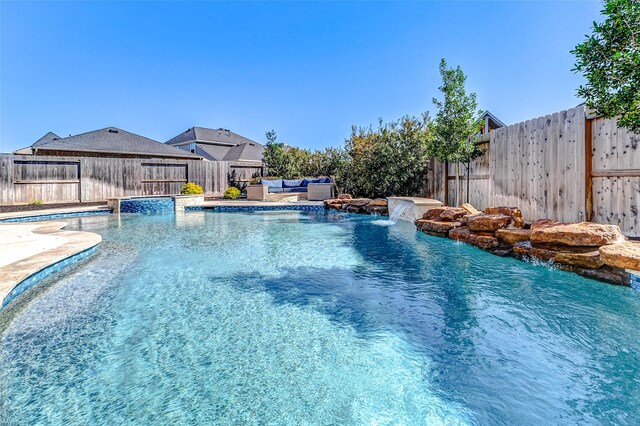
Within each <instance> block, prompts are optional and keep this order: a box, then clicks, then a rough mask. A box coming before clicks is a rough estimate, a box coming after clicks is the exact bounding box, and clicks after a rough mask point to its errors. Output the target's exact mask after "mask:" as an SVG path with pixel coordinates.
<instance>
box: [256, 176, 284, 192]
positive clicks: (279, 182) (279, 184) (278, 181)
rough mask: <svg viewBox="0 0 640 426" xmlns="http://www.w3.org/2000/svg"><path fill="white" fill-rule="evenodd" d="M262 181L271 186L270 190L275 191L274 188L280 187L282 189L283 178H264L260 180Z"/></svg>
mask: <svg viewBox="0 0 640 426" xmlns="http://www.w3.org/2000/svg"><path fill="white" fill-rule="evenodd" d="M260 183H261V184H263V185H267V186H268V187H269V192H273V191H272V189H273V188H280V189H282V179H273V180H270V179H262V180H260Z"/></svg>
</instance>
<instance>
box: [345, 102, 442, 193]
mask: <svg viewBox="0 0 640 426" xmlns="http://www.w3.org/2000/svg"><path fill="white" fill-rule="evenodd" d="M430 136H431V126H430V120H429V116H428V115H427V114H424V115H423V116H421V117H410V116H405V117H403V118H401V119H400V120H397V121H392V122H390V123H383V122H382V120H380V122H379V125H378V129H377V130H373V129H372V128H356V127H353V128H352V132H351V137H350V138H349V139H347V141H346V142H345V151H346V153H347V157H348V165H349V167H348V169H347V170H345V171H344V172H343V174H342V180H343V182H342V183H343V185H344V190H345V191H347V192H349V193H352V194H353V195H356V196H369V197H387V196H390V195H416V194H418V193H420V191H421V190H422V187H423V184H424V176H425V173H426V171H427V165H428V162H429V155H428V145H429V138H430Z"/></svg>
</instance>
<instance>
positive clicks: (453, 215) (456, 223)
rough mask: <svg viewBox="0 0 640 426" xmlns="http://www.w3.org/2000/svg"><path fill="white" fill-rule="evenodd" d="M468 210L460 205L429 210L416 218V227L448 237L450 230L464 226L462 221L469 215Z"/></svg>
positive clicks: (426, 232) (435, 234) (434, 234)
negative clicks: (419, 217) (420, 217)
mask: <svg viewBox="0 0 640 426" xmlns="http://www.w3.org/2000/svg"><path fill="white" fill-rule="evenodd" d="M468 214H469V213H468V211H467V210H465V209H463V208H459V207H438V208H435V209H430V210H427V212H426V213H425V214H424V215H423V216H422V219H418V220H416V222H415V223H416V227H417V228H418V230H420V231H422V232H424V233H425V234H429V235H433V236H436V237H448V236H449V234H450V231H451V230H453V229H456V228H459V227H461V226H463V223H462V222H461V221H460V219H462V218H463V217H466V216H468Z"/></svg>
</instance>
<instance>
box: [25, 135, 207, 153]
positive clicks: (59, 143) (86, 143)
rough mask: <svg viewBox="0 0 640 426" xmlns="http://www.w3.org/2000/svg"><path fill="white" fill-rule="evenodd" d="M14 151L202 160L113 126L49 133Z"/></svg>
mask: <svg viewBox="0 0 640 426" xmlns="http://www.w3.org/2000/svg"><path fill="white" fill-rule="evenodd" d="M14 154H26V155H50V156H76V157H77V156H82V157H115V158H175V159H184V160H202V157H203V156H201V155H198V154H194V153H191V152H188V151H187V152H185V151H184V150H180V149H176V148H174V147H172V146H167V145H166V144H163V143H161V142H158V141H154V140H153V139H149V138H145V137H144V136H140V135H136V134H135V133H130V132H127V131H125V130H121V129H118V128H115V127H106V128H104V129H100V130H94V131H92V132H87V133H81V134H79V135H74V136H68V137H64V138H61V137H59V136H58V135H56V134H55V133H51V132H49V133H47V134H46V135H44V136H43V137H41V138H40V139H38V140H37V141H36V142H34V143H33V145H31V146H29V147H26V148H22V149H19V150H17V151H15V152H14Z"/></svg>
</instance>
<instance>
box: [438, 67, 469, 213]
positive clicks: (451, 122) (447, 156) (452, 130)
mask: <svg viewBox="0 0 640 426" xmlns="http://www.w3.org/2000/svg"><path fill="white" fill-rule="evenodd" d="M440 75H441V76H442V86H440V87H439V89H440V91H441V92H442V95H443V99H442V100H438V99H436V98H433V103H434V104H435V106H436V108H438V113H437V114H436V119H435V124H434V137H433V139H432V143H431V144H430V149H429V151H430V153H431V155H432V156H433V157H435V158H436V159H437V160H439V161H442V162H449V163H455V165H456V199H455V204H456V205H457V204H458V201H459V200H460V199H461V197H460V162H462V161H464V160H465V159H466V158H468V157H469V156H471V155H472V153H473V151H474V150H475V149H476V148H475V145H474V144H472V143H471V142H470V140H471V138H472V137H473V136H474V135H475V134H477V133H478V126H479V125H480V123H479V119H478V117H479V112H478V111H477V107H478V103H477V102H476V94H475V93H469V94H467V92H466V89H465V83H466V81H467V77H466V76H465V75H464V73H463V72H462V70H461V69H460V67H459V66H458V67H456V68H447V62H446V60H445V59H444V58H443V59H442V60H441V61H440Z"/></svg>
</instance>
